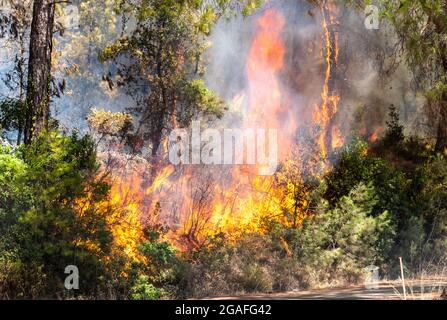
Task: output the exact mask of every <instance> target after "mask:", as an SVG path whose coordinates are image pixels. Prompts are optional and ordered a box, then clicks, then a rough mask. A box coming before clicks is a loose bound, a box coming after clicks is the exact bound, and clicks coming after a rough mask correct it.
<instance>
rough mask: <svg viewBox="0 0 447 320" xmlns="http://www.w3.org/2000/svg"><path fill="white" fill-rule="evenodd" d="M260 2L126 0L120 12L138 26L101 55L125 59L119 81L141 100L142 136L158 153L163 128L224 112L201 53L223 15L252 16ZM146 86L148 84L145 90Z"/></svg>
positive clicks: (136, 110) (135, 110) (139, 104)
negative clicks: (207, 78)
mask: <svg viewBox="0 0 447 320" xmlns="http://www.w3.org/2000/svg"><path fill="white" fill-rule="evenodd" d="M260 3H261V1H259V0H238V1H234V0H224V1H217V2H208V1H202V0H186V1H175V0H146V1H142V2H141V3H140V2H138V3H135V2H134V1H122V2H121V3H120V6H119V11H120V12H125V13H126V14H127V15H129V16H132V17H134V18H135V19H136V25H137V26H136V28H135V30H134V31H133V32H131V33H130V34H129V35H126V36H123V37H122V38H121V39H118V40H117V41H115V42H114V43H112V44H111V45H109V46H107V47H106V48H104V50H102V52H101V53H100V60H101V61H108V60H115V61H122V60H123V59H122V58H125V59H124V60H126V61H129V63H120V64H119V72H117V73H118V75H119V76H118V77H117V78H118V79H117V82H119V83H121V84H122V85H123V86H124V87H125V88H126V90H127V93H128V94H130V95H131V96H132V97H133V98H134V99H135V100H136V102H137V104H138V107H135V108H132V111H133V112H134V113H135V114H136V115H137V116H138V117H139V118H141V119H142V121H141V125H140V127H139V131H138V135H139V137H140V138H142V139H144V140H149V141H150V142H151V144H152V152H153V155H155V154H156V153H157V150H158V148H159V146H160V144H161V140H162V138H163V130H164V129H170V128H172V127H175V126H176V125H180V126H188V125H189V124H190V122H191V120H192V118H193V117H194V116H199V115H212V116H218V117H219V116H222V113H223V109H224V103H223V102H222V101H221V99H219V98H218V97H217V96H216V95H215V94H214V93H213V92H211V91H210V90H209V89H207V88H206V86H205V84H204V81H203V80H201V77H202V76H203V74H204V71H205V69H204V68H205V65H204V63H203V61H202V60H203V59H202V56H203V54H204V52H205V51H206V49H207V48H208V47H209V43H208V42H207V36H208V35H209V34H210V32H211V31H212V29H213V26H214V25H215V24H216V22H217V21H218V19H219V18H220V17H223V16H227V17H229V16H231V15H234V13H235V12H241V13H243V14H249V13H250V12H252V11H253V10H254V9H255V8H257V7H258V5H260ZM141 88H146V89H144V90H141Z"/></svg>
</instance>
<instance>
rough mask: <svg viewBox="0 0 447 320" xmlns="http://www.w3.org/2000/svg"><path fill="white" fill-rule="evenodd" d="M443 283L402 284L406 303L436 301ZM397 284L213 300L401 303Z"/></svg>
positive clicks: (400, 292) (416, 282) (400, 294)
mask: <svg viewBox="0 0 447 320" xmlns="http://www.w3.org/2000/svg"><path fill="white" fill-rule="evenodd" d="M445 287H447V282H438V281H410V282H407V284H406V295H407V300H438V299H440V297H441V294H442V290H443V288H445ZM403 299H404V295H403V288H402V283H400V282H397V281H396V282H383V283H380V284H379V286H378V288H376V289H367V288H366V287H365V286H352V287H344V288H328V289H316V290H306V291H292V292H285V293H275V294H258V295H241V296H234V297H220V298H214V299H213V300H403Z"/></svg>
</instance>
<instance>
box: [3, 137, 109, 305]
mask: <svg viewBox="0 0 447 320" xmlns="http://www.w3.org/2000/svg"><path fill="white" fill-rule="evenodd" d="M0 168H1V169H2V170H1V174H0V184H1V185H2V192H1V195H0V198H1V200H0V201H1V203H2V206H1V209H0V225H1V229H2V231H3V232H2V235H1V237H0V243H1V244H2V246H1V248H0V249H1V250H0V251H1V252H0V256H2V257H9V258H8V259H12V260H9V261H10V262H8V263H9V264H11V263H12V265H16V266H17V265H21V268H23V270H24V271H23V272H25V271H26V272H30V273H33V272H34V271H33V270H40V271H39V272H41V273H43V274H44V275H45V276H44V277H45V278H46V281H45V283H44V284H42V285H43V287H42V288H40V289H41V290H42V291H43V292H46V294H49V295H55V294H58V292H59V291H60V290H61V289H62V288H63V281H64V279H65V276H66V275H65V274H64V269H65V267H66V266H67V265H71V264H74V265H76V266H78V268H79V269H80V270H81V272H82V277H83V278H84V279H85V282H83V283H84V285H83V287H82V288H81V291H80V293H81V294H82V293H89V292H93V290H94V289H95V287H96V286H97V285H98V284H99V283H100V282H99V277H101V276H102V275H103V274H104V272H105V265H104V263H103V261H102V259H103V258H104V256H105V255H106V254H107V253H108V252H109V249H110V245H111V241H112V236H111V232H110V230H109V228H108V226H107V223H106V220H105V216H104V214H105V213H104V212H103V211H101V210H98V208H97V207H96V205H95V204H96V203H99V202H101V200H103V199H105V197H106V196H107V194H108V191H109V186H108V185H107V183H105V181H103V180H101V178H100V176H99V175H98V169H99V166H98V163H97V162H96V151H95V148H94V145H93V142H92V141H91V139H90V138H89V137H87V136H86V137H84V138H79V137H78V136H77V134H76V133H74V134H73V135H72V136H61V135H60V134H58V133H56V132H49V133H45V134H42V135H41V136H40V137H39V138H38V139H37V140H36V142H35V143H33V144H32V145H31V146H29V147H22V148H21V149H20V150H19V151H18V152H17V153H15V154H11V153H7V152H5V150H2V151H1V154H0ZM98 177H99V178H98ZM82 206H85V207H84V209H83V208H81V207H82ZM10 294H12V295H14V294H16V295H17V296H20V295H23V296H26V295H27V294H31V292H15V293H10Z"/></svg>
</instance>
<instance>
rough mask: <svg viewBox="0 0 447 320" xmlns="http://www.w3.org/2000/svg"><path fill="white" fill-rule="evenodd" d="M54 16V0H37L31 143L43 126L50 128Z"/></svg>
mask: <svg viewBox="0 0 447 320" xmlns="http://www.w3.org/2000/svg"><path fill="white" fill-rule="evenodd" d="M54 16H55V1H54V0H34V5H33V20H32V23H31V36H30V46H29V61H28V88H27V90H28V91H27V98H26V119H25V127H24V128H25V129H24V133H25V134H24V142H25V144H30V143H31V142H32V141H33V139H35V138H36V137H37V136H38V135H39V134H40V132H41V131H42V130H43V129H45V128H48V122H49V118H50V108H49V105H50V98H51V54H52V52H53V29H54Z"/></svg>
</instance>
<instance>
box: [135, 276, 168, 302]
mask: <svg viewBox="0 0 447 320" xmlns="http://www.w3.org/2000/svg"><path fill="white" fill-rule="evenodd" d="M130 293H131V297H132V299H133V300H159V299H160V298H161V297H162V296H163V295H164V292H163V290H161V289H157V288H156V287H154V285H153V284H151V283H150V282H149V277H148V276H140V277H139V278H138V279H137V281H136V282H135V284H134V286H133V287H132V288H131V290H130Z"/></svg>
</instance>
